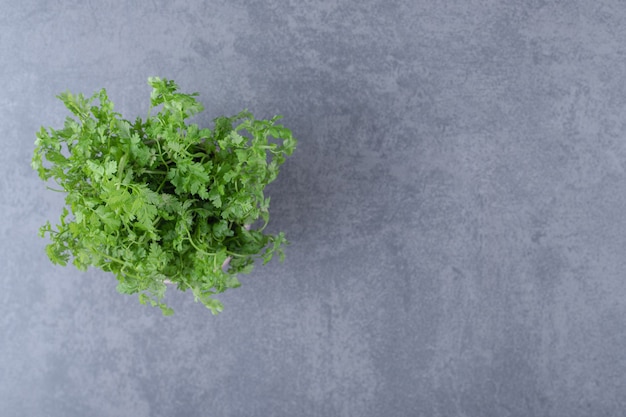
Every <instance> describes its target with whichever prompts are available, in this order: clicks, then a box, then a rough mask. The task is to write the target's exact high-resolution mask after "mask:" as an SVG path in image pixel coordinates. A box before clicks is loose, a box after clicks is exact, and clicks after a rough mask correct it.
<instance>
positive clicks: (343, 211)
mask: <svg viewBox="0 0 626 417" xmlns="http://www.w3.org/2000/svg"><path fill="white" fill-rule="evenodd" d="M625 22H626V5H624V3H623V2H621V1H618V0H598V1H582V0H581V1H569V2H557V1H541V0H533V1H524V2H505V1H483V0H467V1H422V0H420V1H409V0H401V1H379V0H360V1H354V0H346V1H340V2H337V1H328V0H317V1H312V0H299V1H295V0H284V1H282V0H281V1H279V0H268V1H242V0H228V1H223V0H220V1H206V2H202V1H181V0H178V1H160V0H153V1H145V2H131V1H111V0H104V1H102V0H100V1H93V0H91V1H42V0H24V1H21V2H12V1H7V0H1V1H0V144H2V152H0V169H1V172H0V195H1V198H0V214H1V216H0V257H1V264H2V266H3V267H2V268H1V270H0V286H1V291H0V309H1V314H0V338H1V339H0V408H1V409H2V411H1V412H0V414H1V415H2V416H7V417H14V416H15V417H18V416H29V417H32V416H51V417H84V416H94V417H105V416H106V417H108V416H111V417H126V416H128V417H143V416H163V417H166V416H289V417H293V416H323V417H329V416H425V417H431V416H482V417H487V416H494V417H495V416H497V417H504V416H524V417H532V416H563V417H565V416H567V417H577V416H618V415H622V413H623V412H624V410H625V409H626V395H624V393H626V353H625V352H626V350H625V347H626V323H625V320H626V280H624V275H625V270H626V256H625V255H626V174H625V171H624V169H625V166H626V82H625V81H624V78H625V74H626V42H625V41H626V23H625ZM151 75H157V76H161V77H166V78H173V79H174V80H176V81H177V82H178V83H179V84H180V86H181V88H182V89H183V90H185V91H189V92H191V91H198V92H199V93H200V100H201V101H202V102H203V103H204V104H205V105H206V108H207V109H206V111H205V113H204V115H203V116H201V117H203V118H204V119H203V120H204V122H207V123H208V122H209V121H210V120H211V119H212V118H214V117H217V116H219V115H222V114H233V113H236V112H238V111H239V110H241V109H243V108H249V109H250V110H251V111H253V112H254V113H255V115H258V116H262V117H269V116H272V115H274V114H277V113H280V114H283V115H284V120H283V122H284V124H285V125H287V126H288V127H290V128H291V129H292V130H293V132H294V134H295V136H297V138H298V139H299V148H298V150H297V152H296V154H294V156H293V158H291V159H290V160H289V161H288V162H287V164H286V165H285V166H284V169H283V171H282V172H281V175H280V177H279V179H278V180H277V181H276V182H275V183H274V184H272V185H271V187H270V190H268V194H269V195H271V197H272V204H273V205H272V209H273V211H272V222H271V229H272V230H283V231H284V232H285V233H286V234H287V236H288V238H289V239H290V240H291V242H292V245H291V246H290V247H289V248H288V250H287V259H286V262H285V263H284V264H282V265H281V264H279V263H277V262H276V263H275V262H272V263H270V264H269V265H267V266H265V267H258V268H256V269H255V271H254V272H253V273H252V274H251V275H249V276H245V277H244V278H243V279H242V281H243V286H242V287H241V288H239V289H237V290H233V291H231V292H228V293H226V294H224V295H223V296H222V297H221V300H222V301H223V302H224V304H225V306H226V308H225V311H224V312H223V313H222V314H221V315H219V316H217V317H214V316H212V315H211V314H210V312H209V311H208V310H206V309H205V308H204V307H202V306H201V305H200V304H197V303H194V302H193V298H192V297H191V295H190V294H187V293H175V292H173V291H170V292H169V293H168V296H167V301H168V302H169V303H170V304H171V305H172V306H173V307H174V309H175V310H176V314H175V315H174V316H173V317H169V318H164V317H162V316H161V313H160V312H159V310H158V309H153V308H150V307H146V306H141V305H139V304H138V302H137V300H136V298H135V297H132V296H122V295H119V294H117V293H116V291H115V281H114V279H113V278H112V277H111V276H109V275H107V274H104V273H102V272H99V271H96V270H89V271H88V272H86V273H82V272H79V271H77V270H75V269H73V268H72V267H68V268H62V267H55V266H53V265H51V264H50V262H49V261H48V259H47V257H46V255H45V253H44V246H45V240H43V239H40V238H39V237H38V236H37V228H38V227H39V226H40V225H41V224H43V223H44V222H45V221H46V220H48V219H56V218H57V217H58V213H59V211H60V207H61V205H62V196H60V195H58V194H56V193H53V192H50V191H47V190H46V189H45V186H44V184H43V183H42V182H41V181H40V180H39V179H38V177H37V176H36V174H35V172H34V171H32V170H31V168H30V165H29V164H30V158H31V155H32V151H33V142H34V139H35V132H36V131H37V130H38V129H39V127H40V126H42V125H43V126H57V127H58V126H60V124H61V123H62V121H63V119H64V118H65V116H66V113H65V110H64V108H63V107H62V105H61V103H60V102H59V101H58V100H57V99H56V98H55V95H56V94H58V93H60V92H62V91H65V90H70V91H73V92H83V93H85V94H91V93H93V92H94V91H96V90H98V89H100V88H102V87H105V88H107V90H108V92H109V96H110V97H111V99H112V100H113V101H114V102H115V103H116V105H117V110H118V111H120V112H121V113H123V114H124V115H129V117H132V118H134V116H137V115H143V114H145V112H146V110H147V103H148V96H149V92H150V90H149V87H148V86H147V84H146V79H147V77H148V76H151Z"/></svg>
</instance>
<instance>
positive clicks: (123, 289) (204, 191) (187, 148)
mask: <svg viewBox="0 0 626 417" xmlns="http://www.w3.org/2000/svg"><path fill="white" fill-rule="evenodd" d="M148 83H149V84H150V85H151V86H152V94H151V96H150V112H149V114H148V117H147V118H146V119H145V120H142V119H141V118H137V119H136V120H135V121H134V122H130V121H128V120H125V119H123V118H122V116H121V115H120V114H119V113H116V112H114V110H113V103H112V102H111V101H110V100H109V98H108V96H107V93H106V91H105V90H104V89H102V90H100V92H98V93H96V94H94V95H93V96H92V97H90V98H86V97H84V96H83V95H82V94H78V95H74V94H71V93H69V92H66V93H63V94H61V95H59V96H58V98H60V99H61V100H62V101H63V103H64V104H65V107H67V109H68V110H69V111H70V112H71V113H72V115H73V117H70V116H68V117H67V119H66V120H65V124H64V126H63V128H61V129H52V128H49V129H45V128H41V130H40V131H39V132H38V133H37V140H36V141H35V151H34V156H33V159H32V166H33V168H34V169H35V170H36V171H37V172H38V174H39V176H40V177H41V179H43V180H45V181H48V180H50V179H53V180H54V181H56V183H57V184H58V185H59V186H60V187H61V189H62V190H60V191H63V192H64V193H66V197H65V203H66V206H65V207H63V210H62V213H61V216H60V219H59V224H57V225H55V226H54V227H53V226H52V225H51V224H50V222H47V223H46V224H45V225H44V226H42V227H41V229H40V235H41V236H42V237H45V236H46V235H48V236H49V238H50V240H51V243H50V244H48V245H47V247H46V252H47V255H48V257H49V258H50V260H51V261H52V262H53V263H55V264H59V265H66V264H67V263H68V262H69V261H70V259H71V260H72V263H73V264H74V265H75V266H76V267H77V268H78V269H80V270H86V269H87V267H89V266H94V267H97V268H100V269H102V270H103V271H107V272H112V273H113V274H114V275H115V277H116V278H117V280H118V282H119V283H118V285H117V290H118V291H119V292H120V293H124V294H138V297H139V301H140V302H141V303H142V304H145V303H149V304H151V305H153V306H158V307H160V308H161V309H162V311H163V314H165V315H169V314H173V311H172V309H171V308H170V307H168V306H167V305H166V304H165V303H164V302H163V297H164V295H165V292H166V288H167V286H166V283H173V284H175V285H176V287H177V288H178V289H179V290H182V291H187V290H191V291H192V293H193V295H194V297H195V299H196V301H199V302H201V303H203V304H204V305H205V306H206V307H208V308H209V309H210V310H211V311H212V312H213V314H217V313H219V312H220V311H222V309H223V306H222V304H221V302H220V301H219V300H217V299H216V298H214V295H215V294H217V293H221V292H223V291H225V290H226V289H228V288H236V287H238V286H239V285H240V283H239V281H238V279H237V274H238V273H248V272H250V271H251V269H252V267H253V263H254V260H255V259H257V258H261V259H262V260H263V262H264V263H267V262H269V261H270V260H271V259H272V257H273V256H274V255H278V256H279V257H280V259H281V261H282V260H283V259H284V252H283V246H284V245H285V244H287V241H286V239H285V236H284V234H283V233H282V232H281V233H278V234H276V235H271V234H266V233H264V229H265V227H266V226H267V223H268V222H269V204H270V199H269V198H266V197H265V196H264V193H263V191H264V188H265V186H266V185H267V184H269V183H270V182H272V181H273V180H274V179H276V176H277V175H278V172H279V167H280V165H281V164H283V163H284V162H285V158H286V157H287V156H289V155H291V154H292V152H293V151H294V149H295V147H296V140H295V139H294V138H293V136H292V133H291V131H290V130H289V129H287V128H285V127H284V126H282V125H280V124H277V123H276V122H277V121H278V120H279V119H280V116H276V117H274V118H272V119H270V120H257V119H255V118H254V117H253V115H252V114H251V113H249V112H247V111H243V112H241V113H239V114H237V115H235V116H233V117H218V118H217V119H215V120H214V127H213V129H212V130H211V129H208V128H200V127H199V126H198V125H196V124H191V123H188V121H187V120H188V119H189V118H190V117H192V116H194V115H196V114H198V113H200V112H201V111H202V110H203V106H202V104H201V103H199V102H198V101H197V100H196V97H197V95H198V94H197V93H194V94H183V93H180V92H179V91H178V90H179V89H178V86H177V85H176V83H175V82H174V81H172V80H167V79H161V78H158V77H151V78H149V79H148ZM96 101H97V102H98V103H97V105H96V104H95V102H96ZM153 110H158V111H157V113H156V114H155V115H150V113H152V111H153ZM258 219H261V220H262V225H261V226H260V227H258V228H256V229H253V230H249V229H250V227H249V225H252V224H253V223H255V222H256V221H257V220H258ZM227 260H229V262H226V261H227ZM223 264H228V267H227V270H223V269H222V265H223ZM224 269H226V267H225V268H224Z"/></svg>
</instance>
